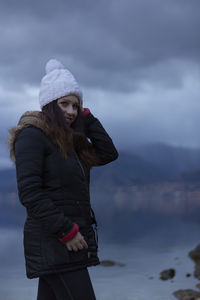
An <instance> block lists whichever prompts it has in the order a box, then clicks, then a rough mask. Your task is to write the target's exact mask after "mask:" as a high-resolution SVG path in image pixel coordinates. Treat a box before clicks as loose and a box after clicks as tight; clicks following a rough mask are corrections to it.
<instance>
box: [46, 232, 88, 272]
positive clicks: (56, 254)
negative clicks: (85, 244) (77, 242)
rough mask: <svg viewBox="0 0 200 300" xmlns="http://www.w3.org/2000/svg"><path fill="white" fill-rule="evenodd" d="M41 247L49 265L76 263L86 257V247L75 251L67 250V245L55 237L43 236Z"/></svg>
mask: <svg viewBox="0 0 200 300" xmlns="http://www.w3.org/2000/svg"><path fill="white" fill-rule="evenodd" d="M42 249H43V255H44V257H45V261H46V263H47V265H48V266H51V267H53V266H55V267H56V266H58V265H64V264H74V263H76V262H77V263H78V262H81V261H83V260H85V259H86V257H87V250H86V249H82V250H79V251H77V252H75V251H69V250H68V249H67V246H66V245H65V244H62V243H61V242H60V241H59V240H57V239H56V238H55V237H49V236H48V237H44V238H43V239H42Z"/></svg>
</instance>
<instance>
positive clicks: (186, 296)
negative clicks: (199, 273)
mask: <svg viewBox="0 0 200 300" xmlns="http://www.w3.org/2000/svg"><path fill="white" fill-rule="evenodd" d="M173 295H174V296H175V297H176V298H177V299H179V300H197V299H198V298H199V297H200V293H199V292H197V291H194V290H191V289H187V290H178V291H175V292H174V293H173Z"/></svg>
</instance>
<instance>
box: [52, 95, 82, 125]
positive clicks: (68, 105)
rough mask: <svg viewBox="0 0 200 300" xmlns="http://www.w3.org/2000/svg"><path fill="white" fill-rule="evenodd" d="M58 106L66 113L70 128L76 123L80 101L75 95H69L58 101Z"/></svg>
mask: <svg viewBox="0 0 200 300" xmlns="http://www.w3.org/2000/svg"><path fill="white" fill-rule="evenodd" d="M57 104H58V106H59V107H60V108H61V110H62V111H63V113H64V116H65V118H66V122H67V123H68V124H69V126H70V125H71V124H72V123H73V122H74V121H75V119H76V117H77V115H78V108H79V100H78V98H77V97H76V96H75V95H67V96H64V97H61V98H59V99H58V100H57Z"/></svg>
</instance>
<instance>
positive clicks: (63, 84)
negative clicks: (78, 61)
mask: <svg viewBox="0 0 200 300" xmlns="http://www.w3.org/2000/svg"><path fill="white" fill-rule="evenodd" d="M45 69H46V75H45V76H44V77H43V78H42V80H41V85H40V93H39V103H40V108H41V109H42V107H43V106H45V105H46V104H48V103H50V102H52V101H53V100H56V99H58V98H60V97H64V96H67V95H70V94H74V95H76V96H77V97H78V99H79V100H80V104H81V105H82V102H83V95H82V92H81V90H80V88H79V85H78V83H77V81H76V79H75V78H74V76H73V75H72V73H71V72H70V71H69V70H67V69H65V68H64V66H63V65H62V64H61V62H59V61H57V60H56V59H50V60H49V61H48V62H47V64H46V67H45Z"/></svg>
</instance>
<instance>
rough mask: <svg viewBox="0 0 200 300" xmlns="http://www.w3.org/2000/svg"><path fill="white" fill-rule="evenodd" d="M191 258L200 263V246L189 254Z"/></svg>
mask: <svg viewBox="0 0 200 300" xmlns="http://www.w3.org/2000/svg"><path fill="white" fill-rule="evenodd" d="M189 257H190V258H191V259H192V260H193V261H194V262H195V263H197V264H198V263H200V245H197V246H196V248H195V249H194V250H191V251H190V252H189Z"/></svg>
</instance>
